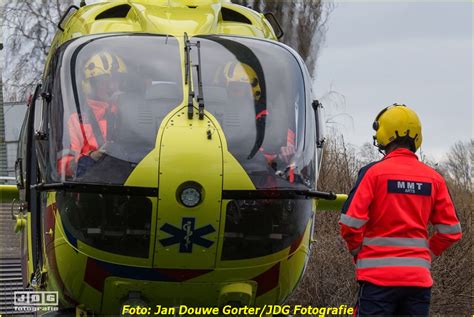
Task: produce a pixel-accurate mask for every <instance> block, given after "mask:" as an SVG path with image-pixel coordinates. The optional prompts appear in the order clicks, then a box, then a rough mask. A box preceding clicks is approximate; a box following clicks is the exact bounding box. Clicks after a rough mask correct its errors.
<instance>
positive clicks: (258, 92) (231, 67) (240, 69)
mask: <svg viewBox="0 0 474 317" xmlns="http://www.w3.org/2000/svg"><path fill="white" fill-rule="evenodd" d="M224 74H225V79H226V82H227V88H228V89H232V87H231V86H232V85H233V84H240V83H242V84H248V85H250V86H251V87H252V94H253V97H254V99H255V100H256V101H258V100H259V99H260V97H261V96H262V89H261V88H260V82H259V80H258V76H257V73H256V72H255V70H253V68H252V67H250V66H249V65H247V64H245V63H240V62H230V63H228V64H227V65H226V66H225V68H224Z"/></svg>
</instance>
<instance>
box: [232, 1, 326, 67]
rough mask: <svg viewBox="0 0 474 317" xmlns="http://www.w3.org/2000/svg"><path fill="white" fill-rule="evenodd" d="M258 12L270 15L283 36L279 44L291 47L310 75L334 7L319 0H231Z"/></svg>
mask: <svg viewBox="0 0 474 317" xmlns="http://www.w3.org/2000/svg"><path fill="white" fill-rule="evenodd" d="M233 2H235V3H238V4H242V5H244V6H248V7H250V8H252V9H254V10H257V11H260V12H272V13H273V14H274V15H275V17H276V19H277V20H278V21H280V24H281V27H282V29H283V31H284V33H285V35H284V36H283V38H282V39H281V40H282V42H283V43H285V44H287V45H289V46H291V47H292V48H294V49H295V50H296V51H297V52H298V53H299V54H300V55H301V56H302V57H303V59H304V60H305V62H306V65H307V66H308V69H309V71H310V72H311V74H312V75H313V76H314V70H315V66H316V60H317V57H318V55H319V50H320V47H321V44H322V43H323V42H324V38H325V34H326V31H327V21H328V18H329V14H330V13H331V12H332V10H333V9H334V4H333V3H332V2H329V1H322V0H297V1H281V0H234V1H233Z"/></svg>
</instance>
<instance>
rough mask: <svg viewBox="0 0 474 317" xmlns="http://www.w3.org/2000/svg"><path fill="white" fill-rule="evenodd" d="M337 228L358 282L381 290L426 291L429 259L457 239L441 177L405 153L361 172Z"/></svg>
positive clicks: (457, 230)
mask: <svg viewBox="0 0 474 317" xmlns="http://www.w3.org/2000/svg"><path fill="white" fill-rule="evenodd" d="M429 223H431V224H432V225H433V226H434V229H435V233H434V235H433V236H432V237H431V238H429V236H428V224H429ZM339 224H340V225H341V234H342V237H343V238H344V240H345V241H346V243H347V246H348V248H349V251H350V252H351V254H352V255H354V259H355V264H356V277H357V280H359V281H367V282H370V283H373V284H376V285H380V286H418V287H431V286H432V284H433V280H432V278H431V273H430V268H431V260H432V256H433V255H435V256H438V255H440V254H441V253H442V252H443V251H444V250H445V249H447V248H448V247H449V246H451V245H452V244H453V243H454V242H456V241H457V240H459V239H461V235H462V234H461V226H460V223H459V220H458V218H457V216H456V212H455V210H454V206H453V203H452V200H451V198H450V196H449V193H448V189H447V187H446V183H445V181H444V179H443V177H442V176H441V175H439V174H438V173H437V172H436V171H434V170H433V169H432V168H430V167H428V166H427V165H425V164H423V163H421V162H420V161H418V158H417V156H416V155H415V154H414V153H413V152H411V151H409V150H407V149H396V150H395V151H393V152H391V153H389V154H388V155H386V156H385V157H384V158H383V159H382V160H380V161H378V162H375V163H371V164H369V165H367V166H365V167H364V168H362V169H361V170H360V172H359V177H358V179H357V183H356V185H355V186H354V188H353V189H352V191H351V193H350V194H349V197H348V200H347V201H346V203H345V204H344V206H343V209H342V214H341V218H340V220H339Z"/></svg>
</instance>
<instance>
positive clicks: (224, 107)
mask: <svg viewBox="0 0 474 317" xmlns="http://www.w3.org/2000/svg"><path fill="white" fill-rule="evenodd" d="M193 41H194V42H200V50H201V60H202V61H201V69H202V78H203V95H204V101H205V109H206V110H207V111H209V112H210V113H211V114H212V115H214V116H215V117H216V119H217V120H218V121H219V123H220V125H221V127H222V129H223V131H224V134H225V138H226V141H227V145H228V150H229V152H230V153H231V154H232V155H233V156H234V157H235V158H236V159H237V160H238V161H239V163H240V164H241V165H242V166H243V167H244V169H245V170H246V172H247V173H248V175H249V176H250V178H251V179H252V181H253V182H254V185H255V186H256V187H257V188H273V187H289V188H292V187H294V186H295V185H298V184H300V185H305V186H306V187H311V186H312V176H311V175H312V170H311V169H312V167H311V165H312V163H308V162H304V160H303V156H304V155H303V149H304V141H305V140H304V135H305V131H304V130H305V112H306V110H305V107H306V106H307V105H306V103H307V100H306V97H305V81H304V75H303V71H302V68H301V66H300V64H299V63H298V60H297V59H296V58H295V56H294V55H293V54H292V53H291V52H290V51H289V50H288V49H287V48H285V47H283V46H281V45H279V44H276V43H274V42H269V41H262V40H257V39H250V38H242V37H225V36H206V37H195V38H193ZM194 52H196V50H194ZM192 60H193V63H195V62H196V61H197V60H198V58H197V54H196V53H194V54H193V55H192ZM196 78H197V76H194V82H195V83H194V86H195V87H197V83H196Z"/></svg>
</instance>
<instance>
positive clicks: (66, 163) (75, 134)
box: [57, 99, 117, 176]
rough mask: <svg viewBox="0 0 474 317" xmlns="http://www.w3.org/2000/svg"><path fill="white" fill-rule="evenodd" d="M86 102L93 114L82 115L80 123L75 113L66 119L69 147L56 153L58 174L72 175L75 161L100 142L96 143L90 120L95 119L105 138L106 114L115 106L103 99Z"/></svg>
mask: <svg viewBox="0 0 474 317" xmlns="http://www.w3.org/2000/svg"><path fill="white" fill-rule="evenodd" d="M87 104H88V105H89V108H90V109H91V110H92V111H91V114H93V115H94V116H95V119H94V118H90V116H87V115H83V116H82V123H81V120H79V116H78V114H77V113H73V114H71V116H70V117H69V119H68V121H67V131H68V133H69V138H70V148H69V149H64V150H62V151H61V153H60V154H59V155H58V164H57V167H58V173H59V175H67V176H72V175H74V166H75V163H77V161H78V160H79V159H80V158H81V157H82V156H85V155H89V153H90V152H92V151H97V150H98V149H99V148H100V146H101V144H98V142H97V137H96V136H95V133H94V128H93V126H92V122H91V120H96V122H97V125H98V127H99V129H100V133H101V134H102V139H103V140H104V141H105V140H107V126H108V121H107V120H108V116H107V115H108V114H115V113H116V112H117V107H116V106H115V105H113V104H109V103H107V102H103V101H97V100H92V99H88V100H87Z"/></svg>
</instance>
